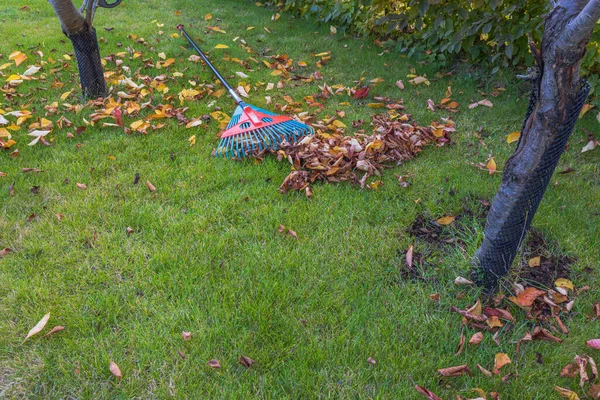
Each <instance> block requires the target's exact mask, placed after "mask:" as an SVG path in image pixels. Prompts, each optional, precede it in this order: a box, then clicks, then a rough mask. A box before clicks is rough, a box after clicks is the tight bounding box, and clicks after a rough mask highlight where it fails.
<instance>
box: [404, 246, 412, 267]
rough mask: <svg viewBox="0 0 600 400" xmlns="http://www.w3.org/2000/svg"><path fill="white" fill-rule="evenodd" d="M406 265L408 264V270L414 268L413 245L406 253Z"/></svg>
mask: <svg viewBox="0 0 600 400" xmlns="http://www.w3.org/2000/svg"><path fill="white" fill-rule="evenodd" d="M406 264H408V268H412V266H413V245H412V244H411V245H410V247H409V248H408V250H407V251H406Z"/></svg>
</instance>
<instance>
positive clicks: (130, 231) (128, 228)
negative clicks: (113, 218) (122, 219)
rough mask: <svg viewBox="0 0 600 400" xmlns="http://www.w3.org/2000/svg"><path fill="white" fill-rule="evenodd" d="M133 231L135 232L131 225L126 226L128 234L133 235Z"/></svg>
mask: <svg viewBox="0 0 600 400" xmlns="http://www.w3.org/2000/svg"><path fill="white" fill-rule="evenodd" d="M133 232H134V230H133V228H131V227H130V226H128V227H127V228H125V233H127V235H131V234H132V233H133Z"/></svg>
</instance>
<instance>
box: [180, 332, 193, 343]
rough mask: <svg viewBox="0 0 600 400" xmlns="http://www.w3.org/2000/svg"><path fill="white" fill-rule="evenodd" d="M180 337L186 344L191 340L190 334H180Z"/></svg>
mask: <svg viewBox="0 0 600 400" xmlns="http://www.w3.org/2000/svg"><path fill="white" fill-rule="evenodd" d="M181 337H183V340H185V341H186V342H187V341H189V340H191V339H192V332H185V331H183V332H181Z"/></svg>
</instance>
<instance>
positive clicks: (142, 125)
mask: <svg viewBox="0 0 600 400" xmlns="http://www.w3.org/2000/svg"><path fill="white" fill-rule="evenodd" d="M129 127H130V128H131V129H132V130H134V131H140V132H141V131H143V130H145V129H148V128H149V127H150V123H149V122H146V121H144V120H143V119H140V120H137V121H135V122H132V123H131V125H129Z"/></svg>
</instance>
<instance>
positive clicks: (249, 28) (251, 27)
mask: <svg viewBox="0 0 600 400" xmlns="http://www.w3.org/2000/svg"><path fill="white" fill-rule="evenodd" d="M252 29H254V27H253V26H249V27H248V28H246V30H247V31H251V30H252Z"/></svg>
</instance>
